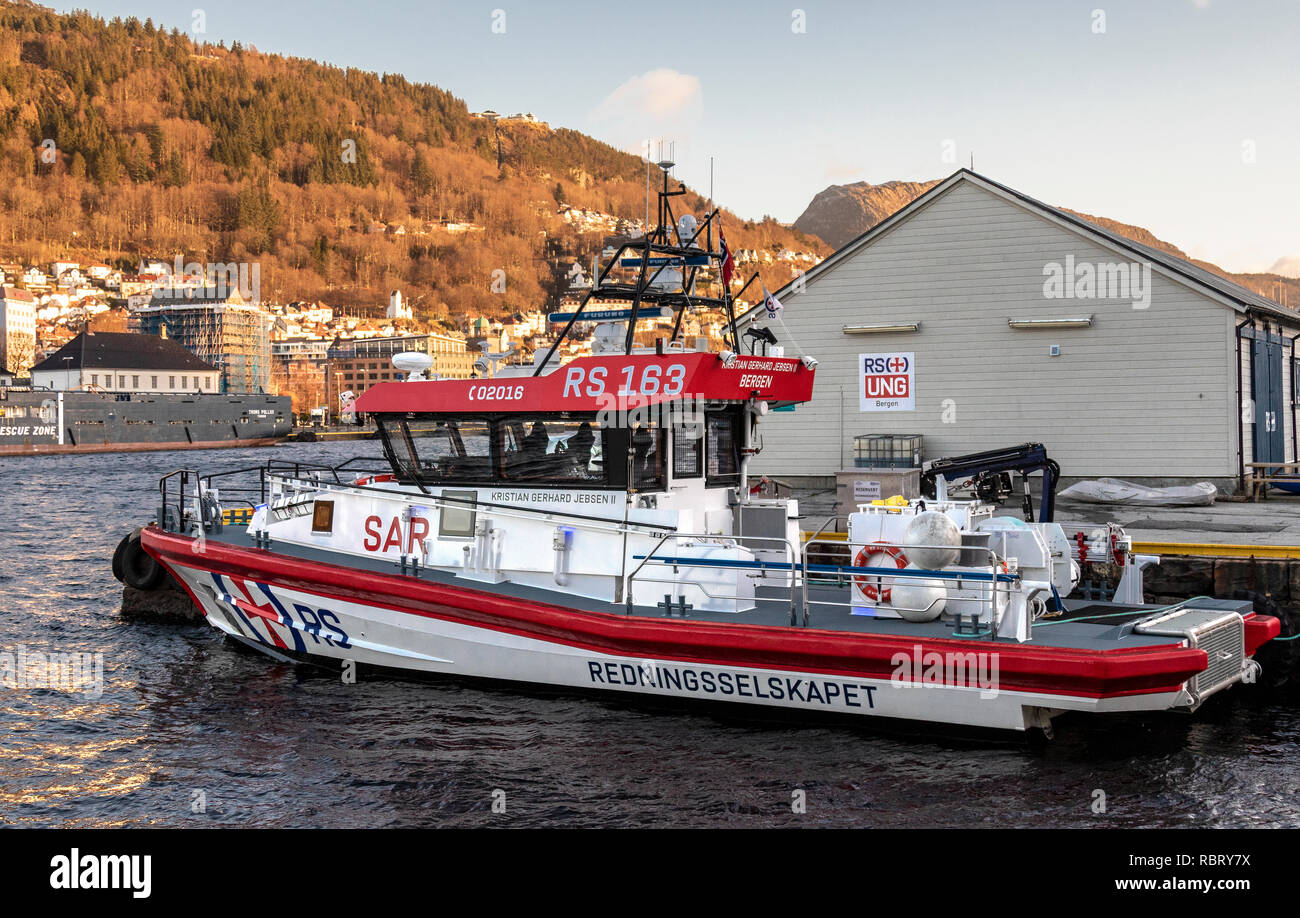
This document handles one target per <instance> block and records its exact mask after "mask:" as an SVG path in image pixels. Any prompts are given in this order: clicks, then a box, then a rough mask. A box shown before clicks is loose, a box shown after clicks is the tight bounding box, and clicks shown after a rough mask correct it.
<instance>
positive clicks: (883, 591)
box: [853, 542, 908, 602]
mask: <svg viewBox="0 0 1300 918" xmlns="http://www.w3.org/2000/svg"><path fill="white" fill-rule="evenodd" d="M872 555H889V557H891V558H893V559H894V563H895V564H896V565H898V569H899V570H900V571H901V570H902V569H903V568H905V567H907V564H908V561H907V555H905V554H903V550H902V549H901V548H898V547H897V546H895V545H886V544H885V543H884V542H872V543H871V544H870V545H864V546H862V548H861V549H859V550H858V554H857V556H856V557H855V558H854V559H853V566H854V567H866V566H867V561H868V560H869V559H870V558H871V556H872ZM880 580H881V578H880V577H876V576H872V575H870V574H855V575H854V577H853V582H854V583H855V584H856V585H857V587H858V589H859V590H861V591H862V595H863V596H865V597H867V599H870V600H871V601H872V602H889V594H890V588H889V587H887V586H884V585H883V584H881V585H880V586H877V584H879V583H880ZM872 581H874V582H872Z"/></svg>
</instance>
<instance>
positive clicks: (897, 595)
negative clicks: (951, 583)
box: [889, 564, 948, 622]
mask: <svg viewBox="0 0 1300 918" xmlns="http://www.w3.org/2000/svg"><path fill="white" fill-rule="evenodd" d="M907 569H908V570H917V565H915V564H909V565H908V566H907ZM889 604H890V605H891V606H892V607H893V609H894V611H895V612H897V613H898V614H899V616H900V617H902V618H903V619H905V620H906V621H909V622H932V621H934V620H935V619H936V618H938V617H939V616H940V615H942V614H943V609H944V606H946V605H947V604H948V588H947V586H945V585H944V582H943V581H942V580H933V579H929V578H925V579H922V578H919V577H895V578H894V581H893V583H892V584H890V587H889Z"/></svg>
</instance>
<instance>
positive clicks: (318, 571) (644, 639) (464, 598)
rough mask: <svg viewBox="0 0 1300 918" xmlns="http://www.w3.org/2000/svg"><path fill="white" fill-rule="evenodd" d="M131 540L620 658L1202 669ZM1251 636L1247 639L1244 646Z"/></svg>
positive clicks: (1109, 691) (1138, 691) (195, 561)
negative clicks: (972, 659)
mask: <svg viewBox="0 0 1300 918" xmlns="http://www.w3.org/2000/svg"><path fill="white" fill-rule="evenodd" d="M142 544H143V545H144V547H145V549H146V550H147V551H148V552H149V554H151V555H153V556H154V557H155V558H157V559H158V560H159V561H160V562H162V563H163V564H164V565H166V566H167V567H168V568H169V569H173V573H175V571H174V568H175V567H177V566H180V567H186V568H192V569H198V570H204V571H209V572H213V573H218V574H229V575H233V576H236V577H244V578H248V579H252V580H258V581H262V582H264V583H269V584H272V585H275V586H279V587H282V588H286V589H292V590H302V591H304V592H308V593H315V594H318V595H319V594H324V595H327V596H333V597H337V598H341V599H345V600H349V601H351V602H356V603H360V604H363V605H371V606H379V607H382V608H385V609H391V610H394V611H397V612H402V613H407V614H412V615H423V616H428V617H432V618H439V619H443V620H446V621H452V622H456V623H459V624H463V625H470V626H473V627H479V628H487V629H490V630H493V631H500V632H504V633H509V634H515V635H519V636H522V637H528V638H534V639H536V640H541V641H548V642H551V643H557V644H564V645H567V646H571V647H578V648H582V649H585V650H590V651H594V652H597V653H604V654H612V655H617V656H626V657H644V658H650V659H660V660H673V661H680V662H691V663H704V664H714V665H721V666H748V667H757V668H762V669H775V670H789V671H793V672H810V673H824V674H828V675H829V674H836V675H849V676H861V677H865V678H871V679H886V680H887V679H889V678H891V676H892V675H893V673H894V671H895V668H896V667H895V665H894V664H893V663H892V662H891V660H892V658H893V656H894V655H895V654H897V653H900V652H902V653H906V654H908V655H909V657H910V656H911V654H912V652H913V648H914V647H915V646H916V645H918V644H919V645H921V648H922V652H930V651H937V652H940V653H949V652H951V653H981V652H982V653H987V652H989V651H991V650H992V651H995V652H997V654H998V669H999V689H1000V690H1002V691H1022V692H1035V693H1047V694H1056V695H1072V696H1080V697H1089V698H1116V697H1121V696H1126V695H1142V694H1153V693H1163V692H1173V691H1177V690H1178V688H1179V687H1180V686H1181V685H1182V684H1183V683H1184V682H1186V681H1187V680H1188V679H1189V678H1191V677H1192V676H1194V675H1196V674H1197V673H1199V672H1202V671H1203V670H1204V669H1205V668H1206V665H1207V662H1208V658H1207V656H1206V653H1205V651H1203V650H1198V649H1195V648H1190V647H1179V646H1162V647H1150V646H1148V647H1133V648H1117V649H1115V650H1104V651H1099V650H1083V649H1075V648H1065V647H1043V646H1034V645H1028V644H1014V643H1009V642H1001V643H997V644H990V643H989V642H987V641H963V640H957V639H951V638H937V639H927V640H924V641H921V640H916V639H914V638H908V637H901V636H891V635H870V634H860V633H850V632H843V631H827V630H820V629H817V628H807V629H803V628H799V629H788V628H778V627H771V626H765V625H749V624H740V623H737V624H727V623H715V622H702V621H693V622H682V621H680V620H669V619H662V620H660V619H653V618H643V617H639V616H626V615H615V614H610V613H601V612H584V611H578V610H574V609H566V608H564V607H562V606H557V605H552V604H549V603H541V602H536V601H525V600H521V599H518V598H515V597H511V596H500V595H495V594H491V593H486V592H483V591H479V590H472V589H466V588H463V587H458V586H451V585H447V584H441V583H432V582H429V581H425V580H419V579H417V578H414V577H406V576H400V575H396V574H377V573H373V572H371V571H365V570H356V569H353V568H347V567H341V566H339V565H334V564H326V563H322V562H317V561H306V560H303V559H301V558H294V557H290V556H287V555H281V554H275V553H273V552H270V551H266V550H264V549H254V548H243V547H239V546H233V545H228V544H224V543H221V542H216V541H208V542H206V543H205V545H204V550H203V552H202V553H201V554H198V553H195V552H193V551H192V545H193V542H192V540H191V539H189V538H188V537H185V536H180V535H175V534H172V533H166V532H163V531H161V530H160V529H158V528H157V527H156V526H150V527H148V528H147V529H145V530H144V532H143V534H142ZM178 579H180V578H179V577H178ZM191 598H194V597H193V593H191ZM196 602H197V600H196ZM200 608H201V605H200ZM1252 618H1253V619H1254V620H1252ZM1269 622H1271V623H1272V624H1271V625H1269V624H1267V623H1269ZM1246 624H1247V649H1248V651H1251V652H1253V649H1254V647H1257V646H1258V645H1259V644H1260V643H1263V640H1266V639H1267V637H1264V638H1263V640H1258V638H1259V637H1260V636H1261V635H1264V634H1266V635H1267V636H1269V637H1271V636H1272V635H1274V634H1276V633H1277V632H1278V630H1279V623H1278V622H1277V620H1276V619H1271V618H1267V617H1262V618H1261V617H1248V618H1247V621H1246ZM1252 639H1255V640H1256V642H1255V643H1254V644H1253V645H1252V643H1251V641H1252Z"/></svg>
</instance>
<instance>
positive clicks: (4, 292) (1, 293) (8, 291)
mask: <svg viewBox="0 0 1300 918" xmlns="http://www.w3.org/2000/svg"><path fill="white" fill-rule="evenodd" d="M0 299H4V300H21V301H22V302H24V303H35V302H36V297H34V296H32V295H31V293H30V292H29V291H27V290H24V289H23V288H22V287H0Z"/></svg>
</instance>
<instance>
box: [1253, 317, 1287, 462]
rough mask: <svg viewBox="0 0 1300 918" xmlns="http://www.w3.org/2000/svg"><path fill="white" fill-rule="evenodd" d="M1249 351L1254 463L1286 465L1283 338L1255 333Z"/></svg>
mask: <svg viewBox="0 0 1300 918" xmlns="http://www.w3.org/2000/svg"><path fill="white" fill-rule="evenodd" d="M1256 335H1257V337H1255V338H1254V339H1252V341H1251V348H1250V370H1251V373H1250V375H1251V394H1252V395H1253V396H1254V400H1255V411H1254V419H1255V423H1254V429H1255V437H1254V440H1255V461H1256V462H1285V461H1286V436H1285V432H1286V428H1285V425H1284V424H1283V423H1282V338H1281V337H1280V336H1278V335H1271V334H1267V333H1262V332H1257V333H1256Z"/></svg>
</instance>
